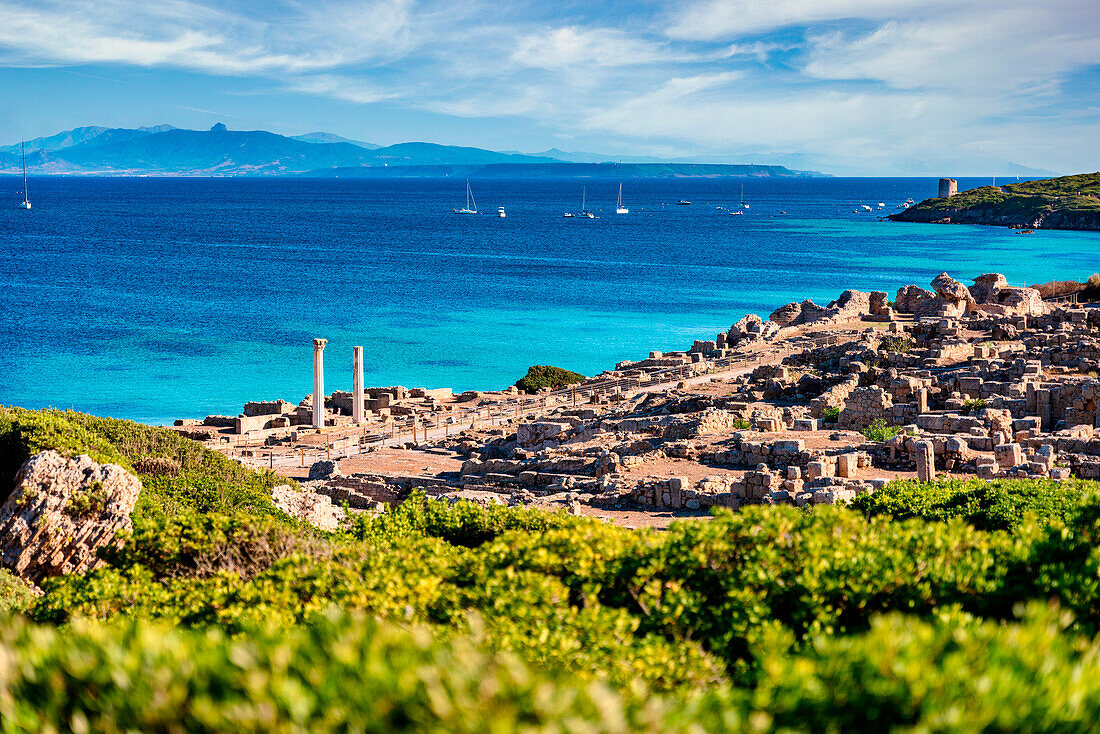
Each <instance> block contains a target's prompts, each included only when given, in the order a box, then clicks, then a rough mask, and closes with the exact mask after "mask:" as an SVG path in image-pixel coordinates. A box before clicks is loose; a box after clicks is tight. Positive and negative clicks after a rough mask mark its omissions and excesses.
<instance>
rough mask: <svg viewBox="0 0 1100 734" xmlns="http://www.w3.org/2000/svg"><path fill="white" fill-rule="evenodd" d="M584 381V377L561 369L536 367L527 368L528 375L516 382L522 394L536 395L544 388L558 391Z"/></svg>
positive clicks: (544, 366) (547, 366)
mask: <svg viewBox="0 0 1100 734" xmlns="http://www.w3.org/2000/svg"><path fill="white" fill-rule="evenodd" d="M583 380H584V375H582V374H580V373H577V372H570V371H569V370H563V369H562V368H561V367H552V366H550V365H548V364H546V365H534V366H532V367H528V368H527V374H526V375H524V376H523V377H521V378H520V379H519V380H517V381H516V387H518V388H519V389H520V391H521V392H525V393H528V394H534V393H536V392H538V391H539V390H541V389H542V388H544V387H548V388H551V389H553V390H557V389H558V388H561V387H565V386H566V385H574V384H576V383H578V382H581V381H583Z"/></svg>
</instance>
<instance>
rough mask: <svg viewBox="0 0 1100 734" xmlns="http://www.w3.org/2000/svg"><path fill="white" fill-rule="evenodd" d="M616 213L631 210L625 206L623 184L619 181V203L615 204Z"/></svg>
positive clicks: (624, 212) (627, 212)
mask: <svg viewBox="0 0 1100 734" xmlns="http://www.w3.org/2000/svg"><path fill="white" fill-rule="evenodd" d="M615 213H616V214H629V213H630V210H629V209H627V208H626V207H625V206H623V185H622V183H621V182H620V183H619V203H618V204H616V205H615Z"/></svg>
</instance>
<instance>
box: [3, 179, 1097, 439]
mask: <svg viewBox="0 0 1100 734" xmlns="http://www.w3.org/2000/svg"><path fill="white" fill-rule="evenodd" d="M470 183H471V187H472V190H473V194H474V197H475V199H476V203H477V206H478V208H479V209H480V211H481V213H480V214H477V215H464V214H456V213H454V212H453V211H452V210H453V209H454V208H461V207H462V206H463V205H464V204H465V181H463V180H454V179H391V180H377V179H303V178H67V177H44V178H32V179H31V181H30V184H29V186H28V188H29V190H30V198H31V201H32V203H33V206H34V208H33V209H32V210H30V211H24V210H20V209H17V208H16V204H17V203H18V202H19V201H20V200H21V199H20V196H19V191H20V189H21V188H22V180H21V179H19V180H17V179H14V178H2V179H0V201H3V202H6V203H5V205H3V206H0V340H2V341H0V344H2V347H0V404H7V405H20V406H25V407H30V408H41V407H47V406H52V407H57V408H66V409H68V408H71V409H75V410H80V411H85V412H89V413H93V414H96V415H104V416H113V417H116V418H128V419H133V420H138V421H143V422H147V423H155V424H161V423H170V422H171V421H172V420H174V419H176V418H201V417H203V416H206V415H209V414H228V415H236V414H237V413H239V412H240V411H241V408H242V406H243V404H244V403H245V402H247V401H250V400H273V399H276V398H283V399H286V400H289V401H292V402H295V403H296V402H298V401H300V400H301V399H302V398H303V397H304V396H306V395H307V394H308V393H309V391H310V390H311V384H312V382H311V381H312V377H311V370H312V353H313V346H312V340H313V339H314V338H315V337H321V338H325V339H328V346H327V348H326V351H325V380H326V383H325V384H326V389H327V390H329V391H331V390H334V389H338V390H339V389H343V390H346V389H350V387H351V359H352V347H353V346H362V347H364V350H365V356H366V382H367V384H368V385H378V386H389V385H404V386H406V387H418V386H425V387H451V388H453V389H454V390H455V391H463V390H492V389H501V388H504V387H507V386H508V385H510V384H512V383H513V382H515V381H516V380H517V379H518V378H519V377H521V376H522V375H523V374H524V373H525V372H526V371H527V368H528V366H530V365H535V364H552V365H557V366H560V367H565V368H568V369H571V370H575V371H578V372H582V373H585V374H595V373H598V372H600V371H602V370H605V369H612V368H614V366H615V363H616V362H618V361H620V360H624V359H641V358H644V357H646V356H647V354H648V353H649V352H650V351H651V350H660V351H672V350H682V349H686V348H688V347H690V346H691V343H692V341H694V340H695V339H713V338H714V335H715V334H716V333H717V332H718V331H720V330H726V329H728V328H729V327H730V325H731V324H733V323H734V322H735V321H737V320H738V319H740V318H741V317H742V316H744V315H745V314H747V313H756V314H759V315H761V316H762V317H764V318H767V316H768V314H770V313H771V312H772V310H773V309H775V308H776V307H778V306H780V305H782V304H784V303H787V302H789V301H793V300H802V299H805V298H811V299H813V300H814V301H816V302H817V303H820V304H825V303H828V302H829V301H830V300H832V299H834V298H836V297H837V296H838V295H839V294H840V293H841V291H843V290H844V289H847V288H856V289H860V290H872V289H873V290H883V291H887V292H888V293H890V294H891V295H892V294H893V293H894V292H895V291H896V290H897V288H899V287H900V286H902V285H905V284H908V283H916V284H918V285H922V286H927V285H928V283H929V281H930V280H931V279H932V278H933V277H935V275H936V274H938V273H939V272H941V271H947V272H948V273H950V274H951V275H952V276H954V277H956V278H958V279H960V280H963V281H964V282H969V279H971V278H973V277H975V276H977V275H980V274H982V273H987V272H999V273H1003V274H1004V275H1005V276H1007V278H1008V280H1009V281H1010V282H1011V283H1014V284H1020V285H1026V284H1032V283H1039V282H1045V281H1049V280H1053V279H1059V280H1062V279H1071V278H1075V279H1082V280H1083V279H1084V278H1086V277H1088V275H1090V274H1091V273H1093V272H1095V271H1097V270H1100V234H1098V233H1095V232H1048V231H1038V232H1036V233H1034V234H1028V235H1022V234H1017V233H1016V232H1014V231H1013V230H1009V229H1004V228H999V227H982V226H956V225H950V226H949V225H934V224H903V223H896V222H889V221H883V220H882V218H881V217H882V216H884V215H886V214H889V213H892V212H895V211H897V210H898V209H897V206H898V204H899V203H901V202H903V201H905V200H906V199H907V198H910V197H911V198H913V199H915V200H917V201H920V200H922V199H925V198H927V197H929V196H935V195H936V189H937V180H936V179H926V178H802V179H794V178H771V179H769V178H751V179H735V178H712V179H702V178H681V179H640V180H639V179H628V180H626V181H624V182H623V202H624V204H625V205H626V206H627V207H629V209H630V213H629V214H625V215H616V214H615V201H616V196H617V193H618V183H619V182H617V181H613V180H598V179H591V180H579V179H523V180H506V179H485V180H477V179H474V180H471V182H470ZM986 183H989V182H988V181H987V180H984V179H983V180H976V179H975V180H970V179H962V180H960V181H959V188H960V190H961V189H965V188H970V187H973V186H977V185H982V184H986ZM742 186H744V199H745V202H746V203H747V204H748V207H747V208H742V207H741V206H740V201H741V189H742ZM582 189H583V190H584V195H585V199H586V202H587V206H588V208H589V209H590V210H591V211H593V212H594V213H595V214H596V218H595V219H587V218H579V217H576V218H566V217H563V216H562V215H563V213H564V212H567V211H569V212H578V211H579V210H580V208H581V196H582ZM681 200H683V201H690V202H691V203H690V205H681V204H678V203H677V202H678V201H681ZM879 202H882V203H883V204H884V205H885V206H884V207H883V208H881V209H880V208H879V207H878V203H879ZM9 204H10V205H9ZM861 204H868V205H870V206H871V207H872V209H873V211H872V212H865V211H863V210H862V209H861V208H860V205H861ZM497 207H504V209H505V211H506V213H507V216H506V217H504V218H500V217H498V216H497ZM737 210H741V211H742V212H743V214H741V215H736V216H732V215H730V214H729V212H730V211H737Z"/></svg>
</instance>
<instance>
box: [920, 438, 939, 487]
mask: <svg viewBox="0 0 1100 734" xmlns="http://www.w3.org/2000/svg"><path fill="white" fill-rule="evenodd" d="M916 450H917V451H916V453H917V455H916V462H917V479H918V480H919V481H922V482H930V481H932V480H933V479H935V478H936V462H935V457H936V454H935V447H934V446H933V444H932V442H931V441H917V442H916Z"/></svg>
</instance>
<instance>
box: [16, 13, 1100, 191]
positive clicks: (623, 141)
mask: <svg viewBox="0 0 1100 734" xmlns="http://www.w3.org/2000/svg"><path fill="white" fill-rule="evenodd" d="M0 18H2V19H3V22H2V23H0V92H2V94H0V144H3V143H9V142H12V141H18V140H19V139H20V138H23V137H26V138H31V137H36V136H39V135H47V134H52V133H55V132H58V131H60V130H63V129H67V128H71V127H75V126H78V125H107V126H119V127H136V126H140V125H151V124H159V123H165V122H167V123H170V124H173V125H177V126H181V127H196V128H201V127H209V126H210V125H211V124H213V123H215V122H218V121H224V122H225V123H226V124H227V125H229V127H231V128H234V129H258V128H262V129H268V130H272V131H274V132H279V133H284V134H297V133H304V132H312V131H315V130H324V131H329V132H334V133H337V134H340V135H344V136H346V137H349V138H355V139H360V140H367V141H370V142H375V143H379V144H383V145H385V144H390V143H395V142H401V141H406V140H428V141H433V142H439V143H446V144H457V145H475V146H479V147H488V148H493V149H497V150H521V151H524V152H536V151H541V150H545V149H547V148H551V147H557V148H561V149H563V150H573V151H593V152H598V153H604V154H608V155H628V154H629V155H654V156H660V157H668V158H686V157H691V156H708V157H714V159H715V160H723V161H729V162H745V163H749V162H753V163H771V162H775V163H783V164H788V165H793V166H795V167H812V168H817V169H819V170H824V171H829V172H833V173H840V174H866V175H904V174H915V175H925V174H928V175H940V174H942V175H986V174H994V173H1002V174H1004V173H1008V172H1010V170H1011V168H1012V167H1011V165H1010V164H1009V162H1013V163H1015V164H1019V165H1022V166H1027V167H1031V168H1036V169H1044V170H1049V171H1054V172H1059V173H1069V172H1080V171H1086V170H1087V171H1094V170H1097V169H1100V143H1098V141H1100V2H1097V0H1045V1H1044V0H1031V1H1030V2H1026V3H1025V2H1018V1H1017V0H951V1H948V0H876V1H873V2H872V1H867V0H863V1H860V0H687V1H685V2H678V3H654V2H619V1H611V2H602V3H593V2H583V3H581V2H575V3H574V2H504V3H501V2H481V1H480V0H471V1H469V2H463V1H462V0H457V1H454V2H414V1H413V0H368V1H366V2H349V1H347V0H294V1H290V0H268V1H266V2H265V1H264V0H235V1H234V0H225V1H223V2H204V1H200V0H157V1H156V2H144V1H142V2H125V1H122V0H96V1H92V0H61V1H59V2H53V1H51V0H36V1H35V2H33V3H32V2H26V1H25V0H19V1H18V2H8V1H7V0H0Z"/></svg>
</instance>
